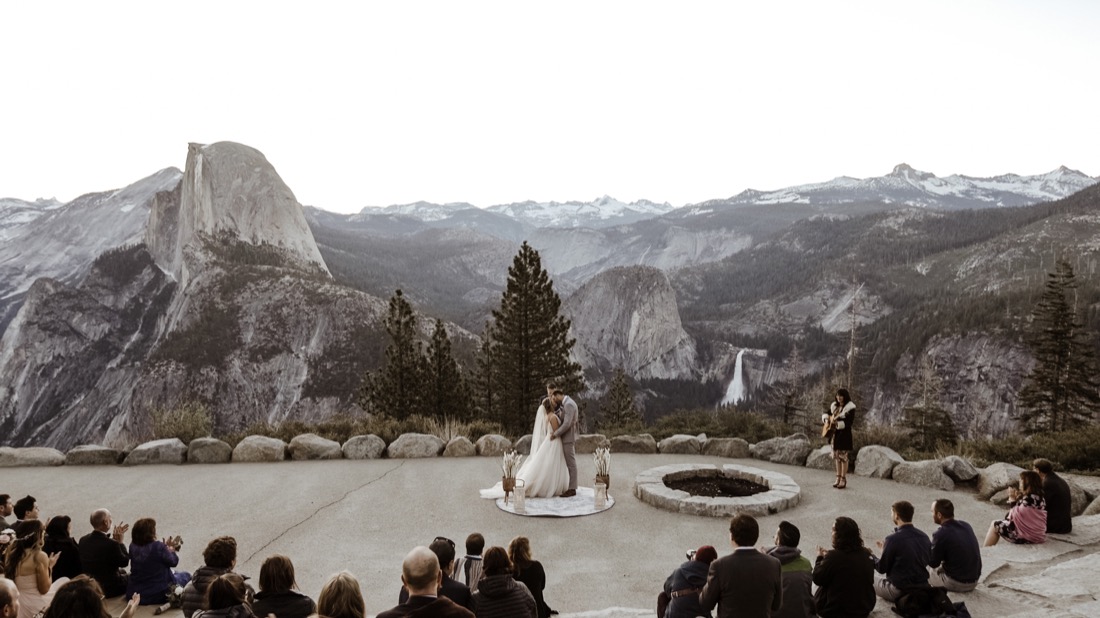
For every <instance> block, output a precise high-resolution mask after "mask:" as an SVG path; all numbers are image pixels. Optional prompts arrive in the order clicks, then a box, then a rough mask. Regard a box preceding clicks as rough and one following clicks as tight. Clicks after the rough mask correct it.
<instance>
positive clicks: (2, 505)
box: [0, 494, 15, 530]
mask: <svg viewBox="0 0 1100 618" xmlns="http://www.w3.org/2000/svg"><path fill="white" fill-rule="evenodd" d="M14 512H15V505H14V504H12V502H11V496H9V495H8V494H0V530H3V529H4V528H7V527H8V526H9V525H11V524H9V523H8V517H11V514H12V513H14Z"/></svg>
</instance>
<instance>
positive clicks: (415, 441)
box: [386, 433, 446, 459]
mask: <svg viewBox="0 0 1100 618" xmlns="http://www.w3.org/2000/svg"><path fill="white" fill-rule="evenodd" d="M444 446H446V445H445V444H444V443H443V439H442V438H440V437H439V436H433V435H431V434H427V433H405V434H401V435H400V436H398V437H397V439H396V440H394V441H393V442H391V443H390V445H389V446H387V447H386V455H388V456H389V457H390V458H391V459H419V458H422V457H438V456H439V454H440V453H442V452H443V447H444Z"/></svg>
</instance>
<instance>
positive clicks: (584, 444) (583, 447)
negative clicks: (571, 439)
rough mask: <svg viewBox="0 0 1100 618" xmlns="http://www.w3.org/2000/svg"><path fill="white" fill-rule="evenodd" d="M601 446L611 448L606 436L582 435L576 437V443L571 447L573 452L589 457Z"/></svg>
mask: <svg viewBox="0 0 1100 618" xmlns="http://www.w3.org/2000/svg"><path fill="white" fill-rule="evenodd" d="M602 446H608V447H609V446H611V441H610V440H608V439H607V436H605V435H603V434H602V433H582V434H581V435H579V436H577V443H576V444H575V445H574V446H573V450H574V451H576V452H577V453H581V454H585V455H591V454H592V453H595V452H596V449H597V448H599V447H602Z"/></svg>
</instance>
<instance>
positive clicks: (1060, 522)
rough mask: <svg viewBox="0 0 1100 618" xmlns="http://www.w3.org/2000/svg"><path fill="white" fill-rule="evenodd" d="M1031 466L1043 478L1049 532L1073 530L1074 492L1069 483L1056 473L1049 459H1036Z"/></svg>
mask: <svg viewBox="0 0 1100 618" xmlns="http://www.w3.org/2000/svg"><path fill="white" fill-rule="evenodd" d="M1031 467H1032V468H1034V470H1035V471H1036V472H1038V473H1039V478H1041V479H1042V480H1043V499H1044V500H1046V501H1047V533H1048V534H1049V533H1052V532H1053V533H1054V534H1069V533H1070V532H1073V494H1071V493H1070V491H1069V483H1067V482H1066V480H1065V479H1064V478H1062V477H1060V476H1058V475H1057V474H1055V473H1054V464H1052V463H1050V460H1049V459H1036V460H1035V461H1034V462H1032V464H1031Z"/></svg>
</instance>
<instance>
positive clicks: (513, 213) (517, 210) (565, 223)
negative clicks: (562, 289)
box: [487, 195, 673, 227]
mask: <svg viewBox="0 0 1100 618" xmlns="http://www.w3.org/2000/svg"><path fill="white" fill-rule="evenodd" d="M487 210H489V211H490V212H496V213H500V214H503V215H507V216H509V217H512V218H514V219H518V220H520V221H523V222H525V223H528V224H531V225H534V226H535V227H608V226H611V225H620V224H623V223H633V222H635V221H640V220H642V219H649V218H652V217H657V216H660V215H663V214H665V213H667V212H670V211H672V210H673V206H672V205H671V204H669V203H668V202H665V203H661V204H658V203H656V202H651V201H649V200H638V201H636V202H630V203H626V202H621V201H619V200H617V199H615V198H613V197H611V196H608V195H605V196H603V197H600V198H597V199H595V200H593V201H591V202H575V201H571V202H534V201H526V202H517V203H514V204H501V205H498V206H490V207H489V208H488V209H487Z"/></svg>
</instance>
